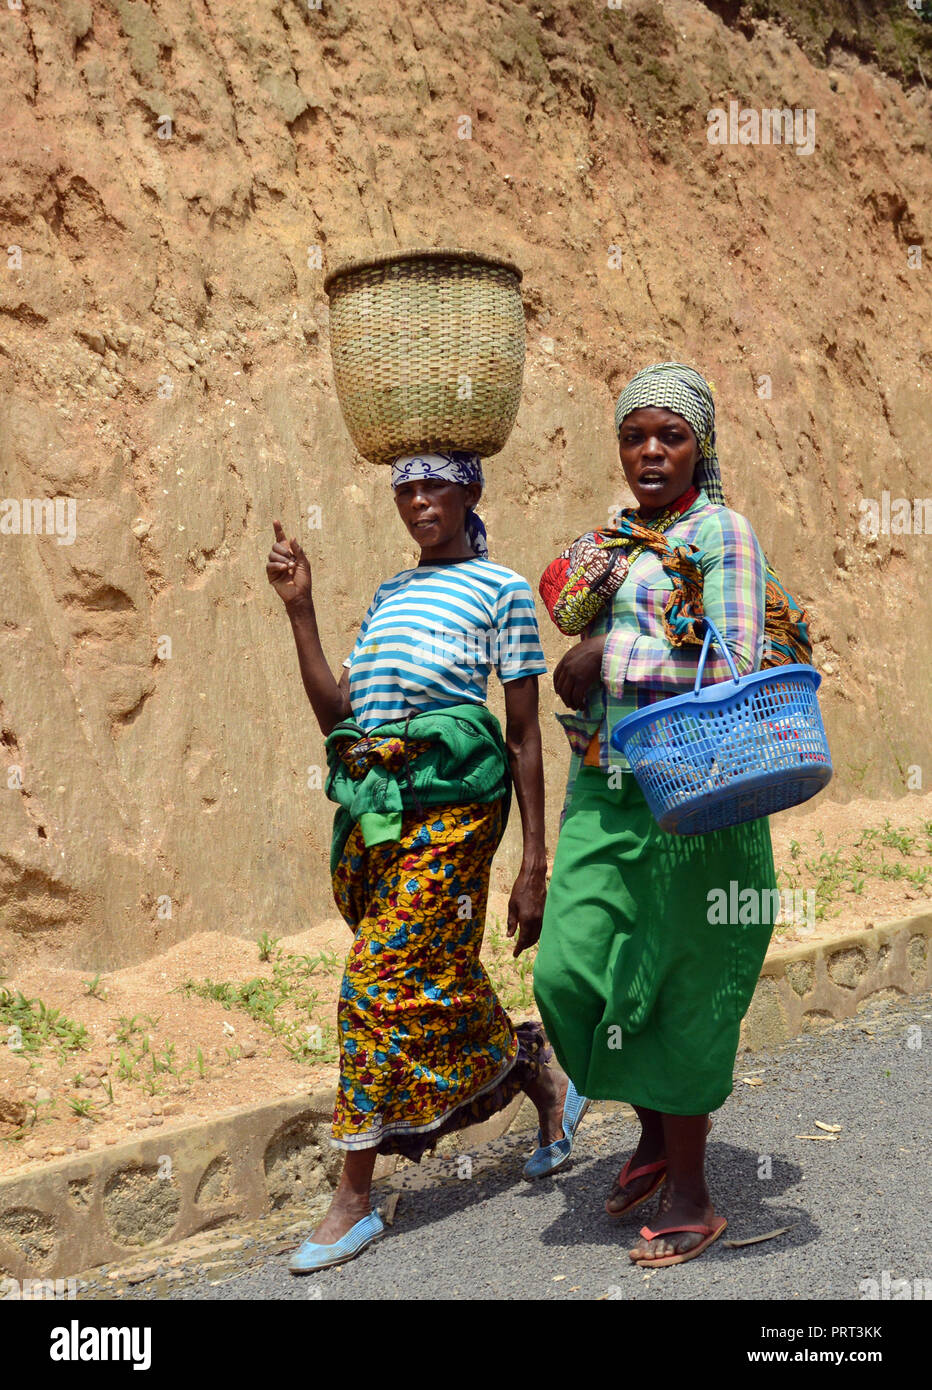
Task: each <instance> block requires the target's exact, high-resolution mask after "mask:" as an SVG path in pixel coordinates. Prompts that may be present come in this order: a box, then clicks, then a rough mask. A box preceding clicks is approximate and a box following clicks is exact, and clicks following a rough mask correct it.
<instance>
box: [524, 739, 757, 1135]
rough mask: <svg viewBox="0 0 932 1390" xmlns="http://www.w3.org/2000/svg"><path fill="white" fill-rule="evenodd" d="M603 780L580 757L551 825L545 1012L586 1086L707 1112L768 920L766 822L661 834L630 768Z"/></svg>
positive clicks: (677, 1110)
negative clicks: (555, 828)
mask: <svg viewBox="0 0 932 1390" xmlns="http://www.w3.org/2000/svg"><path fill="white" fill-rule="evenodd" d="M608 781H609V779H608V774H606V773H605V772H602V771H601V770H600V769H598V768H591V767H585V766H583V767H581V768H580V770H579V775H578V777H577V781H576V786H575V788H574V791H573V796H572V800H571V801H570V805H569V807H568V809H567V814H566V819H565V821H564V823H563V828H562V830H561V832H560V839H559V842H558V844H557V852H556V858H555V861H554V866H553V876H552V879H551V883H550V889H549V891H548V894H547V909H546V912H545V914H544V925H543V931H542V933H541V939H540V947H539V950H538V954H537V963H536V967H535V970H534V992H535V994H536V996H537V1002H538V1004H539V1006H540V1012H541V1017H542V1019H543V1022H544V1027H545V1028H546V1030H547V1035H548V1037H549V1039H550V1042H551V1043H552V1044H553V1048H554V1051H555V1052H556V1055H557V1057H558V1058H559V1060H560V1063H561V1065H562V1066H563V1068H564V1070H565V1071H566V1072H567V1073H568V1075H569V1076H570V1077H571V1079H572V1081H573V1084H574V1086H575V1087H576V1089H577V1090H578V1091H580V1092H581V1093H582V1094H583V1095H586V1096H591V1097H592V1098H593V1099H605V1100H625V1101H628V1102H629V1104H631V1105H640V1106H644V1107H646V1108H648V1109H651V1110H660V1111H663V1112H664V1113H666V1114H670V1115H701V1114H705V1113H707V1112H708V1111H710V1110H715V1109H717V1107H718V1106H720V1105H721V1104H722V1103H723V1102H724V1101H725V1100H726V1098H727V1097H728V1096H729V1095H730V1093H731V1090H732V1083H733V1071H734V1064H735V1055H736V1053H737V1050H738V1032H739V1028H740V1024H741V1019H742V1018H743V1017H744V1015H745V1013H746V1012H747V1009H748V1006H749V1004H750V1002H751V996H752V995H753V993H754V986H755V985H756V983H757V979H758V976H759V975H760V970H761V966H762V965H763V962H764V956H765V955H766V952H767V945H768V943H769V941H770V936H771V932H772V930H773V926H772V916H773V906H772V905H773V903H774V902H775V897H774V896H773V890H775V889H776V878H775V874H774V866H773V851H772V848H771V843H770V825H769V822H768V821H767V820H766V819H763V820H756V821H750V822H748V823H747V824H745V825H739V826H735V827H733V828H732V829H730V830H716V831H714V832H713V833H712V834H709V835H694V836H678V835H670V834H668V833H667V832H666V831H663V830H661V829H660V827H659V826H658V825H657V822H656V821H655V820H654V818H653V816H652V815H651V813H650V810H649V809H648V806H647V802H646V801H645V800H644V796H643V793H642V792H641V790H640V788H639V787H638V785H637V782H636V781H635V779H634V777H633V776H632V775H631V774H630V773H626V774H624V775H623V776H622V779H621V787H620V788H618V789H614V788H612V787H610V786H609V784H608ZM749 888H750V889H752V890H754V892H753V894H747V893H746V892H744V890H746V889H749ZM723 902H724V903H725V907H724V910H723V907H722V904H723ZM739 902H740V908H738V904H739ZM755 905H756V906H755ZM755 918H756V921H755ZM723 919H724V920H723ZM763 919H767V920H763Z"/></svg>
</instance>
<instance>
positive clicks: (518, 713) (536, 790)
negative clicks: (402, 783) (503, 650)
mask: <svg viewBox="0 0 932 1390" xmlns="http://www.w3.org/2000/svg"><path fill="white" fill-rule="evenodd" d="M505 714H506V721H505V746H506V748H507V749H508V763H509V766H510V768H511V776H512V781H513V782H514V787H515V794H516V796H517V801H518V808H519V810H520V812H521V828H522V831H523V835H524V856H523V858H522V860H521V869H520V871H519V873H518V877H517V878H516V879H515V884H514V887H513V889H512V890H511V899H510V901H509V904H508V936H514V934H515V932H516V931H517V933H518V939H517V942H516V943H515V949H514V954H515V955H516V956H518V955H520V954H521V952H522V951H524V950H526V948H527V947H528V946H533V945H534V943H535V942H536V941H537V940H538V938H539V937H540V929H541V925H542V923H543V918H544V903H545V900H546V897H547V847H546V844H545V841H544V762H543V752H542V749H541V740H540V718H539V715H538V690H537V677H536V676H521V677H519V679H518V680H514V681H507V682H506V683H505Z"/></svg>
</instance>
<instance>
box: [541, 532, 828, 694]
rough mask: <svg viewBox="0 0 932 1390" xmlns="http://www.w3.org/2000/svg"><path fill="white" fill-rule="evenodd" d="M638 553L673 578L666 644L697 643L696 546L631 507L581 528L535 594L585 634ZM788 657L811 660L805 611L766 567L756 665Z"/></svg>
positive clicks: (558, 618)
mask: <svg viewBox="0 0 932 1390" xmlns="http://www.w3.org/2000/svg"><path fill="white" fill-rule="evenodd" d="M642 550H652V551H653V552H654V554H655V555H656V556H657V558H658V559H659V561H660V563H661V564H662V566H663V568H664V570H665V572H666V573H667V574H668V575H669V576H670V578H671V580H672V581H673V588H672V590H671V592H670V597H669V598H668V600H667V602H666V604H665V605H664V611H663V628H664V634H665V636H666V638H667V641H668V642H669V643H670V645H671V646H672V647H682V646H685V645H686V644H687V643H695V644H696V645H697V646H701V644H702V640H703V636H704V622H703V617H704V614H703V607H702V570H701V568H700V563H701V559H702V554H701V552H700V550H699V548H698V546H695V545H693V544H692V543H691V542H686V543H685V544H682V545H671V544H670V542H669V541H667V540H666V539H665V538H664V536H663V535H662V534H661V533H660V532H659V531H657V530H655V529H653V528H651V527H649V526H644V525H643V524H641V523H639V522H638V521H636V520H635V519H634V516H633V514H632V513H631V512H622V513H621V514H620V516H619V517H618V524H617V527H615V528H613V529H612V528H609V527H600V528H598V529H597V530H595V531H587V532H586V533H585V535H583V536H580V537H579V538H578V539H577V540H575V541H574V542H573V543H572V545H570V546H568V547H567V548H566V550H563V551H561V553H560V554H559V555H558V556H557V558H556V559H555V560H553V561H551V563H550V564H549V565H548V566H547V568H546V569H545V570H544V573H543V574H542V575H541V580H540V585H539V589H540V596H541V598H542V599H543V601H544V604H545V606H546V608H547V612H548V613H549V614H550V616H551V618H552V619H553V621H554V622H555V623H556V625H557V627H558V628H559V629H560V631H561V632H564V633H566V634H567V636H575V635H576V634H578V633H580V632H583V631H584V630H585V629H586V628H587V627H588V626H589V624H590V623H591V622H593V620H594V619H595V618H596V617H597V616H598V615H599V613H601V611H602V609H603V608H604V607H605V605H606V604H607V603H610V602H611V600H612V598H613V597H614V595H615V594H616V593H617V592H618V590H619V588H620V587H621V585H622V584H623V583H624V580H625V578H626V576H627V574H628V570H629V568H630V565H631V562H632V560H633V559H634V558H635V556H636V555H638V554H640V553H641V551H642ZM626 552H627V553H626ZM791 662H800V663H802V664H803V665H805V666H811V665H812V642H811V640H810V637H809V616H808V614H807V613H806V610H805V609H804V608H802V607H801V606H800V605H799V604H798V603H797V602H796V600H795V599H794V598H793V597H792V595H791V594H790V593H789V592H788V591H787V590H786V589H785V588H784V587H783V585H782V584H781V582H780V580H779V578H778V577H777V574H776V572H775V570H774V569H773V567H772V566H771V565H769V564H768V565H767V599H766V611H765V617H764V655H763V660H762V662H761V668H762V669H766V668H767V667H770V666H784V665H787V664H789V663H791Z"/></svg>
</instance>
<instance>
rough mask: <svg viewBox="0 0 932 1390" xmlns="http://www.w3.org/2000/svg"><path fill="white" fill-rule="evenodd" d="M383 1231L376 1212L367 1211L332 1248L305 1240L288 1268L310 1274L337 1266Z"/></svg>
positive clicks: (289, 1262) (369, 1243) (294, 1272)
mask: <svg viewBox="0 0 932 1390" xmlns="http://www.w3.org/2000/svg"><path fill="white" fill-rule="evenodd" d="M384 1232H385V1227H384V1226H383V1224H382V1218H381V1217H380V1216H379V1214H378V1212H377V1211H370V1213H369V1215H368V1216H364V1217H363V1218H362V1220H361V1221H357V1222H356V1225H355V1226H353V1227H351V1228H350V1230H348V1231H347V1233H346V1235H345V1236H341V1237H340V1239H339V1240H337V1241H334V1243H333V1245H317V1244H316V1243H315V1242H314V1241H313V1240H306V1241H305V1242H304V1244H303V1245H299V1246H298V1249H297V1250H296V1251H295V1252H294V1254H293V1255H292V1257H291V1259H290V1260H289V1261H288V1268H289V1270H290V1271H291V1273H292V1274H312V1273H313V1272H314V1270H315V1269H326V1268H327V1267H328V1266H329V1265H340V1264H342V1263H343V1261H344V1260H351V1259H353V1258H354V1256H356V1255H358V1254H359V1252H360V1250H365V1248H366V1246H367V1245H371V1244H372V1242H373V1241H374V1240H378V1239H379V1237H380V1236H381V1235H383V1234H384Z"/></svg>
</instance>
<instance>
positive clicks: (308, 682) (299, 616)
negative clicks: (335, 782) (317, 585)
mask: <svg viewBox="0 0 932 1390" xmlns="http://www.w3.org/2000/svg"><path fill="white" fill-rule="evenodd" d="M273 526H274V528H275V544H274V545H273V546H272V549H271V551H270V552H269V558H268V561H267V563H266V566H265V572H266V575H267V577H268V580H269V583H270V584H271V585H272V587H273V588H274V590H275V592H276V593H277V594H278V596H279V598H280V599H281V601H282V603H284V605H285V610H286V612H287V614H288V617H289V619H290V622H291V631H292V632H293V634H294V640H295V646H296V647H297V649H298V664H299V666H300V668H301V679H302V681H303V682H304V689H305V690H306V691H307V698H308V699H309V700H310V702H311V706H312V708H313V710H314V716H315V718H316V719H317V722H318V724H319V725H320V730H321V733H322V734H323V735H324V737H325V738H326V737H327V735H328V734H329V733H330V732H331V731H332V730H333V729H334V728H335V727H336V726H337V724H339V723H340V721H341V720H342V719H347V718H349V715H350V713H351V709H350V698H349V671H348V670H347V669H346V667H344V668H343V674H342V676H341V677H340V681H339V684H338V683H337V682H336V681H335V680H334V678H333V672H332V671H331V670H330V667H329V666H328V665H327V659H326V657H325V656H324V652H323V648H322V646H321V644H320V633H319V632H318V630H317V614H316V613H315V611H314V601H313V597H312V592H311V566H310V562H309V561H308V558H307V556H306V555H305V553H304V551H303V550H302V549H301V547H300V545H298V542H297V539H295V538H292V540H291V541H287V540H286V539H285V532H284V530H283V529H282V525H281V522H280V521H275V522H273Z"/></svg>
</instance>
